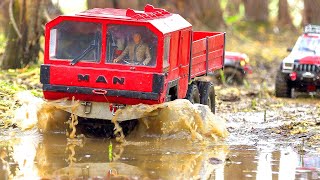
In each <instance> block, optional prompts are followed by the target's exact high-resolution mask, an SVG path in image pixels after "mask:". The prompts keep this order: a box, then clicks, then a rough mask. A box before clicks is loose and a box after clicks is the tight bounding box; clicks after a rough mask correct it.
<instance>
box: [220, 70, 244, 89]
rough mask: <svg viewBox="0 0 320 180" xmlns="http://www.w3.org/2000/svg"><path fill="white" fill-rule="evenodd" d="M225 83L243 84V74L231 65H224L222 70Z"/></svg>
mask: <svg viewBox="0 0 320 180" xmlns="http://www.w3.org/2000/svg"><path fill="white" fill-rule="evenodd" d="M223 73H224V77H225V81H226V84H228V85H243V79H244V74H243V73H242V72H241V71H240V70H238V69H236V68H233V67H226V68H224V70H223Z"/></svg>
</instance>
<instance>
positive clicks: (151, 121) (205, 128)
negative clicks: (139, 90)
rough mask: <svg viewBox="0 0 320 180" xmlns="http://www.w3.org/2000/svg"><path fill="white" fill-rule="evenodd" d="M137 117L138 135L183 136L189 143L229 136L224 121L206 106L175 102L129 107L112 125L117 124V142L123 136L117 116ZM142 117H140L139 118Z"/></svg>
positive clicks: (184, 101) (188, 102)
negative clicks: (183, 134)
mask: <svg viewBox="0 0 320 180" xmlns="http://www.w3.org/2000/svg"><path fill="white" fill-rule="evenodd" d="M130 113H136V114H140V116H141V117H143V118H141V119H140V122H141V123H140V124H142V125H141V126H139V129H138V132H139V133H140V134H141V133H142V134H144V133H145V132H147V133H151V134H159V135H172V134H177V133H180V132H186V133H188V134H189V135H190V137H191V139H192V140H200V141H202V140H205V138H210V139H214V140H218V139H219V138H220V137H221V138H225V137H226V136H227V135H228V131H227V129H226V125H225V120H224V119H222V118H220V117H219V116H217V115H214V114H213V113H211V111H210V109H209V107H208V106H205V105H201V104H192V103H190V101H188V100H185V99H178V100H175V101H171V102H166V103H163V104H157V105H144V104H139V105H135V106H130V107H127V108H124V109H121V110H118V111H117V112H116V115H115V116H114V118H113V119H112V122H113V123H115V124H116V126H115V127H116V131H115V133H120V135H121V136H120V137H119V138H118V141H120V142H123V141H124V136H123V133H121V127H120V126H119V125H118V123H117V117H118V116H119V115H120V114H130ZM141 114H142V115H141Z"/></svg>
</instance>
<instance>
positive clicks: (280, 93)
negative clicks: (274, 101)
mask: <svg viewBox="0 0 320 180" xmlns="http://www.w3.org/2000/svg"><path fill="white" fill-rule="evenodd" d="M275 94H276V97H291V89H290V88H289V87H288V82H287V78H286V76H285V74H283V73H282V72H281V70H279V71H278V72H277V76H276V85H275Z"/></svg>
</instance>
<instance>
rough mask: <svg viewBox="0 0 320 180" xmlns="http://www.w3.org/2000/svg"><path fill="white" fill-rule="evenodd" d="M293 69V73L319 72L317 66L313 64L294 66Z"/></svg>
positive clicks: (319, 69)
mask: <svg viewBox="0 0 320 180" xmlns="http://www.w3.org/2000/svg"><path fill="white" fill-rule="evenodd" d="M293 69H294V70H295V71H305V72H316V73H318V72H319V71H320V68H319V66H318V65H315V64H294V67H293Z"/></svg>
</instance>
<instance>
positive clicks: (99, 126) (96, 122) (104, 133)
mask: <svg viewBox="0 0 320 180" xmlns="http://www.w3.org/2000/svg"><path fill="white" fill-rule="evenodd" d="M137 124H138V120H136V119H135V120H128V121H122V122H119V125H120V126H121V127H122V131H123V134H124V135H125V136H127V135H128V134H129V133H130V132H131V131H132V130H133V129H134V128H135V127H136V125H137ZM77 131H79V132H80V133H82V134H84V135H85V136H87V137H102V138H108V139H109V138H115V137H116V136H117V135H115V134H114V124H113V123H112V122H111V121H110V120H101V119H87V118H82V117H79V123H78V125H77Z"/></svg>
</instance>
